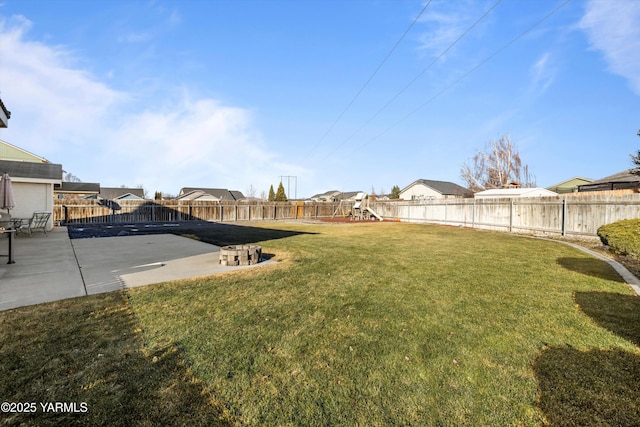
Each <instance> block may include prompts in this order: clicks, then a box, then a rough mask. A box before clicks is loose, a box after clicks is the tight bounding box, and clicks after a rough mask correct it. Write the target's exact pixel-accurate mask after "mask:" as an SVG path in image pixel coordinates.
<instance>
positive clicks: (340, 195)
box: [309, 190, 362, 202]
mask: <svg viewBox="0 0 640 427" xmlns="http://www.w3.org/2000/svg"><path fill="white" fill-rule="evenodd" d="M359 193H362V191H338V190H330V191H326V192H324V193H321V194H315V195H313V196H311V197H310V198H309V199H310V200H311V201H314V202H339V201H341V200H350V201H353V200H355V198H356V196H357V195H358V194H359Z"/></svg>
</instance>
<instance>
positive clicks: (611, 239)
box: [598, 218, 640, 258]
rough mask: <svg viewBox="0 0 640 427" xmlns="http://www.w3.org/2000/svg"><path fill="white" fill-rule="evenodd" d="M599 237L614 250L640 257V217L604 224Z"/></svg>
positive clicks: (599, 230) (599, 231) (599, 229)
mask: <svg viewBox="0 0 640 427" xmlns="http://www.w3.org/2000/svg"><path fill="white" fill-rule="evenodd" d="M598 237H600V240H601V241H602V243H604V244H605V245H607V246H609V248H610V249H611V250H612V251H613V252H615V253H618V254H622V255H631V256H633V257H636V258H640V218H636V219H624V220H622V221H617V222H613V223H611V224H606V225H603V226H602V227H600V228H598Z"/></svg>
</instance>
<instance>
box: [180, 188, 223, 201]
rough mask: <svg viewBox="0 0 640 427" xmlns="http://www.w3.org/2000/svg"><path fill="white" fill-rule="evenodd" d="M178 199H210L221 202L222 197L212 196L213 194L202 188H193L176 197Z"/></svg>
mask: <svg viewBox="0 0 640 427" xmlns="http://www.w3.org/2000/svg"><path fill="white" fill-rule="evenodd" d="M176 200H182V201H187V200H188V201H198V202H201V201H210V202H219V201H220V199H219V198H217V197H215V196H212V195H211V194H208V193H205V192H204V191H202V190H193V191H189V192H188V193H185V194H182V195H181V196H178V197H176Z"/></svg>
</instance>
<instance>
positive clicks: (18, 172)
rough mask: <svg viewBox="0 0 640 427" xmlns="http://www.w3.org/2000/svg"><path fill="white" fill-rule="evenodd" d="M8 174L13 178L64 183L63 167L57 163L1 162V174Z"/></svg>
mask: <svg viewBox="0 0 640 427" xmlns="http://www.w3.org/2000/svg"><path fill="white" fill-rule="evenodd" d="M5 172H6V173H8V174H9V176H11V178H17V177H21V178H32V179H48V180H56V181H62V165H59V164H56V163H34V162H19V161H14V160H0V173H5Z"/></svg>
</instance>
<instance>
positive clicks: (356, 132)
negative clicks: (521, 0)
mask: <svg viewBox="0 0 640 427" xmlns="http://www.w3.org/2000/svg"><path fill="white" fill-rule="evenodd" d="M501 1H502V0H498V1H496V2H495V3H494V4H493V6H491V8H489V9H488V10H487V11H486V12H485V13H484V14H483V15H482V16H481V17H480V18H478V19H477V20H476V21H475V22H474V23H473V24H472V25H471V26H470V27H469V28H467V30H466V31H465V32H464V33H462V34H461V35H460V36H459V37H458V38H457V39H456V40H455V41H454V42H453V43H451V44H450V45H449V47H447V48H446V49H445V50H443V51H442V52H441V53H440V54H439V55H438V56H437V57H436V58H435V59H434V60H433V61H431V63H430V64H429V65H428V66H427V67H426V68H425V69H423V70H422V71H421V72H420V73H419V74H418V75H417V76H416V77H414V78H413V80H411V81H410V82H409V83H408V84H406V85H405V86H404V87H403V88H402V89H401V90H400V91H399V92H398V93H396V94H395V95H394V96H393V97H392V98H391V99H390V100H389V101H388V102H387V103H386V104H384V105H383V106H382V107H381V108H380V109H378V111H376V112H375V113H374V114H373V115H372V116H371V117H369V118H368V119H367V120H366V121H365V122H364V123H363V124H362V125H361V126H360V127H359V128H358V129H356V130H355V131H354V132H353V133H352V134H351V135H349V136H348V137H347V138H346V139H345V140H343V141H342V142H341V143H340V144H339V145H338V146H337V147H336V148H334V149H333V151H337V150H338V149H340V148H341V147H342V146H343V145H344V144H346V143H347V142H349V141H350V140H351V139H352V138H353V137H354V136H356V135H357V134H358V133H359V132H360V131H361V130H362V129H364V127H365V126H367V125H368V124H369V123H371V122H372V121H373V119H375V118H376V117H378V115H379V114H380V113H382V111H384V110H385V109H386V108H387V107H388V106H389V105H391V104H392V103H393V102H394V101H395V100H396V99H398V97H399V96H400V95H402V94H403V93H404V92H406V90H407V89H409V87H411V86H412V85H413V84H414V83H415V82H416V81H417V80H418V79H419V78H420V77H422V76H423V75H424V73H426V72H427V71H428V70H429V69H430V68H431V67H432V66H433V65H434V64H435V63H436V62H438V61H439V60H440V58H442V57H443V56H444V55H445V54H446V53H447V52H448V51H449V50H451V48H453V47H454V46H455V45H456V44H457V43H458V42H459V41H460V40H462V39H463V38H464V37H465V36H466V35H467V34H468V33H469V32H471V30H473V28H475V26H476V25H478V24H479V23H480V22H481V21H482V20H483V19H484V18H486V16H487V15H488V14H489V13H491V11H493V9H495V8H496V7H497V6H498V4H500V2H501ZM330 155H331V153H329V154H327V157H329V156H330ZM325 158H326V157H325Z"/></svg>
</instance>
